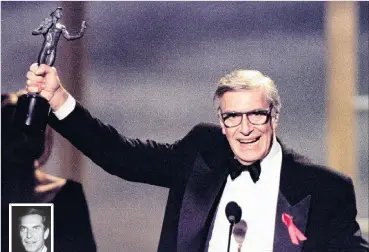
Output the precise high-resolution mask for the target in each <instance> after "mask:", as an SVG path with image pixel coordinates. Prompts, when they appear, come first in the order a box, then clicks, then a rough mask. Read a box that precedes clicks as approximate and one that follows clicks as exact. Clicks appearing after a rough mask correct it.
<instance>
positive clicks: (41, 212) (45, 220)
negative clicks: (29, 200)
mask: <svg viewBox="0 0 369 252" xmlns="http://www.w3.org/2000/svg"><path fill="white" fill-rule="evenodd" d="M33 214H36V215H40V216H41V217H42V224H43V225H44V227H45V230H46V229H47V228H49V227H50V220H49V218H48V216H47V215H46V213H45V211H44V210H43V209H41V208H36V207H27V208H25V210H24V211H22V212H21V213H20V214H19V217H18V222H19V223H20V222H21V219H22V218H23V217H24V216H27V215H33Z"/></svg>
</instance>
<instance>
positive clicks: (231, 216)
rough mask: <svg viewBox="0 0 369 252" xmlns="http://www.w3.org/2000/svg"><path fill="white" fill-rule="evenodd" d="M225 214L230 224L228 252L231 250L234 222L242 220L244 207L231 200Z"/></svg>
mask: <svg viewBox="0 0 369 252" xmlns="http://www.w3.org/2000/svg"><path fill="white" fill-rule="evenodd" d="M225 214H226V216H227V219H228V221H229V224H230V225H229V235H228V247H227V252H229V248H230V245H231V236H232V229H233V226H234V224H236V223H238V222H239V221H240V220H241V215H242V209H241V207H240V206H239V205H238V204H237V203H236V202H234V201H231V202H229V203H228V204H227V206H226V209H225Z"/></svg>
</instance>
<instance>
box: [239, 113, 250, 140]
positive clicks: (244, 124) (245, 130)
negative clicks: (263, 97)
mask: <svg viewBox="0 0 369 252" xmlns="http://www.w3.org/2000/svg"><path fill="white" fill-rule="evenodd" d="M252 130H253V125H252V124H251V123H250V122H249V119H247V116H246V114H243V115H242V121H241V125H240V132H241V133H242V134H244V135H249V134H250V133H251V132H252Z"/></svg>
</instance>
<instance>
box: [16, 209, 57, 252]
mask: <svg viewBox="0 0 369 252" xmlns="http://www.w3.org/2000/svg"><path fill="white" fill-rule="evenodd" d="M9 208H10V209H9V215H10V216H9V220H10V221H9V234H11V235H10V238H9V239H10V240H9V244H11V247H10V249H9V251H10V252H53V251H54V249H53V233H54V232H53V219H54V218H53V204H10V205H9Z"/></svg>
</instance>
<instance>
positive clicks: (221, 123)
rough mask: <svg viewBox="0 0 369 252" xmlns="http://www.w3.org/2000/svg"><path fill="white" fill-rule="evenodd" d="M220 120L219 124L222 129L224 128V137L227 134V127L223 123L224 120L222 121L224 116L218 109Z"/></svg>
mask: <svg viewBox="0 0 369 252" xmlns="http://www.w3.org/2000/svg"><path fill="white" fill-rule="evenodd" d="M218 119H219V124H220V127H221V128H222V133H223V135H225V134H226V132H225V128H226V127H225V126H224V123H223V120H222V115H221V114H220V110H219V109H218Z"/></svg>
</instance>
